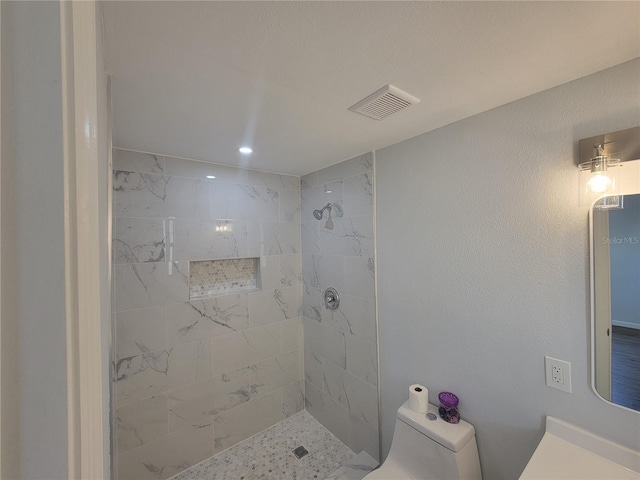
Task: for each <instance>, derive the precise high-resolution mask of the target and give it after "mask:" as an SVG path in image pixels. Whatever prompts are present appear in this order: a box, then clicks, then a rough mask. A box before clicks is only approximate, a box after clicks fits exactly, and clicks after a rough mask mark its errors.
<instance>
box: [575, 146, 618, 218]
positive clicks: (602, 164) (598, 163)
mask: <svg viewBox="0 0 640 480" xmlns="http://www.w3.org/2000/svg"><path fill="white" fill-rule="evenodd" d="M593 148H594V150H595V156H594V157H593V158H591V159H590V160H589V161H588V162H583V163H581V164H580V165H578V170H579V176H578V181H579V187H580V194H579V204H580V206H581V207H591V206H592V205H593V204H594V202H595V201H596V200H598V199H600V201H598V202H597V204H596V205H594V207H595V208H602V209H607V208H622V204H621V197H620V195H616V192H617V191H618V184H619V178H618V177H619V172H620V168H619V167H620V160H619V159H617V158H609V156H608V155H606V154H605V153H604V146H603V145H602V144H596V145H594V146H593Z"/></svg>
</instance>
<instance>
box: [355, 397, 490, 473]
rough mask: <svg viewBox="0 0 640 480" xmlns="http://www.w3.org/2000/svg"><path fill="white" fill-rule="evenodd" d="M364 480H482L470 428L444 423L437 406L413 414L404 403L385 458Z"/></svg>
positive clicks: (407, 404)
mask: <svg viewBox="0 0 640 480" xmlns="http://www.w3.org/2000/svg"><path fill="white" fill-rule="evenodd" d="M364 478H365V479H366V480H375V479H378V480H383V479H384V480H404V479H420V480H482V473H481V470H480V459H479V457H478V446H477V444H476V435H475V430H474V428H473V425H471V424H470V423H467V422H465V421H464V420H460V423H458V424H455V425H454V424H451V423H447V422H445V421H444V420H442V419H441V418H440V416H439V415H438V407H436V406H435V405H431V404H429V408H428V410H427V413H426V414H424V413H417V412H414V411H413V410H411V408H409V402H408V401H407V402H405V404H404V405H402V406H401V407H400V408H399V409H398V413H397V414H396V426H395V430H394V433H393V441H392V443H391V450H390V451H389V455H388V456H387V459H386V460H385V461H384V463H383V464H382V465H381V466H380V468H378V469H376V470H374V471H373V472H371V473H370V474H368V475H366V476H365V477H364Z"/></svg>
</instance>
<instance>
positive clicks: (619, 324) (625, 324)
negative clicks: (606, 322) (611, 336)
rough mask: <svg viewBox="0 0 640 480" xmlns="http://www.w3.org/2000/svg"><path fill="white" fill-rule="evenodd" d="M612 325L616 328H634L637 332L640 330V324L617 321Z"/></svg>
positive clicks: (612, 321) (613, 321)
mask: <svg viewBox="0 0 640 480" xmlns="http://www.w3.org/2000/svg"><path fill="white" fill-rule="evenodd" d="M611 325H613V326H614V327H624V328H633V329H635V330H638V329H640V323H631V322H619V321H617V320H611Z"/></svg>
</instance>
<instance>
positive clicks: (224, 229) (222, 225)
mask: <svg viewBox="0 0 640 480" xmlns="http://www.w3.org/2000/svg"><path fill="white" fill-rule="evenodd" d="M231 231H232V229H231V223H229V222H218V224H217V225H216V232H217V233H231Z"/></svg>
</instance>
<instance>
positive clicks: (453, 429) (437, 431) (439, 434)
mask: <svg viewBox="0 0 640 480" xmlns="http://www.w3.org/2000/svg"><path fill="white" fill-rule="evenodd" d="M429 413H433V414H435V415H436V419H435V420H429V419H428V418H427V415H428V414H429ZM397 417H398V419H399V420H401V421H403V422H404V423H406V424H407V425H409V426H410V427H413V428H415V429H416V430H418V431H419V432H420V433H422V434H423V435H426V436H427V437H429V438H430V439H432V440H434V441H435V442H438V443H439V444H440V445H442V446H443V447H446V448H448V449H449V450H451V451H453V452H459V451H460V450H461V449H462V447H464V446H465V445H466V444H467V442H468V441H469V440H471V438H472V437H473V436H474V435H475V430H474V428H473V425H471V424H470V423H467V422H465V421H464V420H462V419H460V422H459V423H457V424H455V425H454V424H452V423H447V422H445V421H444V420H442V419H441V418H440V416H439V415H438V407H436V406H435V405H432V404H429V409H428V411H427V413H426V414H425V413H417V412H414V411H413V410H411V408H410V407H409V401H406V402H405V403H404V405H402V406H401V407H400V408H399V409H398V415H397Z"/></svg>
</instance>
